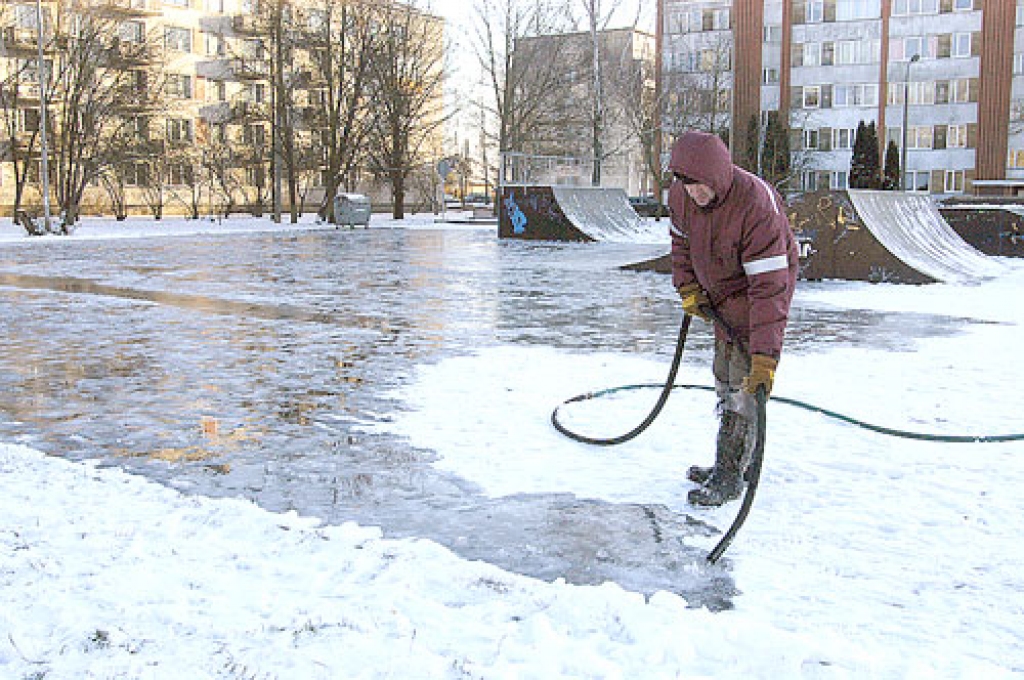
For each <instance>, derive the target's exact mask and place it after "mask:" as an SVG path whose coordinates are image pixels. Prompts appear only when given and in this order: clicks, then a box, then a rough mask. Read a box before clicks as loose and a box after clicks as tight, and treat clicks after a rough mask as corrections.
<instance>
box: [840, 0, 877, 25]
mask: <svg viewBox="0 0 1024 680" xmlns="http://www.w3.org/2000/svg"><path fill="white" fill-rule="evenodd" d="M879 16H881V6H880V3H879V0H838V2H837V3H836V21H856V20H858V19H877V18H878V17H879Z"/></svg>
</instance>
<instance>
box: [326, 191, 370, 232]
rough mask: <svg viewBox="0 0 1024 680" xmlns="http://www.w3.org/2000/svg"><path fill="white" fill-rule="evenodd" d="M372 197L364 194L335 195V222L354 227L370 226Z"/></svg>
mask: <svg viewBox="0 0 1024 680" xmlns="http://www.w3.org/2000/svg"><path fill="white" fill-rule="evenodd" d="M370 212H371V206H370V198H369V197H368V196H364V195H363V194H348V193H339V194H337V195H336V196H335V197H334V223H335V224H337V225H343V224H344V225H347V226H349V227H354V226H356V225H362V226H364V227H369V226H370Z"/></svg>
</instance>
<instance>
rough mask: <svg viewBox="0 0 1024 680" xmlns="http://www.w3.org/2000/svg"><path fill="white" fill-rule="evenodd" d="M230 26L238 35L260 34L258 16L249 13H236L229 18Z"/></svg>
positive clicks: (260, 27) (261, 30)
mask: <svg viewBox="0 0 1024 680" xmlns="http://www.w3.org/2000/svg"><path fill="white" fill-rule="evenodd" d="M231 28H232V29H234V31H235V33H237V34H239V35H262V34H263V26H261V25H260V20H259V18H258V17H254V16H252V15H251V14H236V15H235V16H233V17H232V18H231Z"/></svg>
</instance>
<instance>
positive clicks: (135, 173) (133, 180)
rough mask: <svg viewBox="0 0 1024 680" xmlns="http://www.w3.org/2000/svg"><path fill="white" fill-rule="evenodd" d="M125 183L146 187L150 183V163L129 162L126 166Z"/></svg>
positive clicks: (131, 185)
mask: <svg viewBox="0 0 1024 680" xmlns="http://www.w3.org/2000/svg"><path fill="white" fill-rule="evenodd" d="M124 183H125V185H126V186H130V187H144V186H147V185H148V184H149V165H147V164H146V163H128V164H127V165H125V166H124Z"/></svg>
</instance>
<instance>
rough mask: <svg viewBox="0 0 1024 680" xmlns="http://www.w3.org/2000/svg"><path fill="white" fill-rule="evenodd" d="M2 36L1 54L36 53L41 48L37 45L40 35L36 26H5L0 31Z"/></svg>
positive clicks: (0, 36)
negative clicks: (37, 33)
mask: <svg viewBox="0 0 1024 680" xmlns="http://www.w3.org/2000/svg"><path fill="white" fill-rule="evenodd" d="M0 38H2V40H3V48H2V50H0V54H3V53H6V54H7V55H8V56H15V55H18V54H33V55H34V54H36V52H37V51H38V49H39V48H38V47H37V45H38V43H37V38H38V36H37V35H36V29H34V28H21V27H18V26H4V28H3V30H2V32H0ZM44 47H45V43H44Z"/></svg>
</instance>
